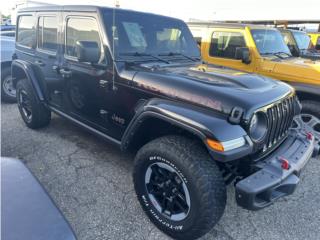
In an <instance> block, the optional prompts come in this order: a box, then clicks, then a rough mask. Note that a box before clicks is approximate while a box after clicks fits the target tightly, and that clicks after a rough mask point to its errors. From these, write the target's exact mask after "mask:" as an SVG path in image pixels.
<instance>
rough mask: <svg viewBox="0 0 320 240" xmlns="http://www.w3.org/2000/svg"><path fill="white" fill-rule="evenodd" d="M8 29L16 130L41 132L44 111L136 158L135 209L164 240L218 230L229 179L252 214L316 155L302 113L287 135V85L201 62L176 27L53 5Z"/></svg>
mask: <svg viewBox="0 0 320 240" xmlns="http://www.w3.org/2000/svg"><path fill="white" fill-rule="evenodd" d="M17 22H18V30H17V44H16V59H15V60H14V61H13V63H12V72H13V77H14V78H13V79H14V85H15V86H17V99H18V108H19V111H20V114H21V117H22V119H23V121H24V122H25V124H26V126H27V127H29V128H32V129H36V128H41V127H44V126H47V125H48V124H49V123H50V119H51V112H54V113H56V114H58V115H61V116H63V117H65V118H67V119H69V120H70V121H72V122H73V123H75V124H77V125H79V126H81V127H82V128H84V129H87V130H88V131H90V132H92V133H94V134H96V135H98V136H100V137H102V138H104V139H106V140H109V141H111V142H113V143H114V144H115V145H117V146H119V147H120V148H121V149H122V150H123V151H130V150H131V151H134V152H137V153H136V157H135V161H134V170H133V182H134V188H135V191H136V193H137V197H138V200H139V201H140V204H141V206H142V208H143V209H144V211H145V212H146V214H147V215H148V216H149V218H150V219H151V221H152V222H153V223H154V224H155V225H156V226H157V227H158V228H159V229H161V230H162V231H164V232H165V233H166V234H168V235H170V236H172V237H174V238H176V239H195V238H197V237H200V236H202V235H204V234H205V233H207V232H208V231H209V230H210V229H211V228H212V227H213V226H214V225H215V224H216V223H217V222H218V221H219V219H220V218H221V216H222V215H223V212H224V209H225V206H226V183H228V182H232V181H235V182H234V184H235V189H236V200H237V203H238V204H239V205H240V206H242V207H244V208H246V209H250V210H258V209H262V208H264V207H266V206H269V205H270V204H272V203H273V202H274V201H275V200H276V199H278V198H280V197H284V196H287V195H289V194H291V193H293V192H294V190H295V188H296V186H297V184H298V182H299V174H298V173H300V172H301V170H302V169H303V166H304V165H305V164H306V163H307V162H308V161H309V159H310V158H311V156H315V155H317V154H319V144H318V142H319V137H320V136H319V132H316V131H315V130H316V129H318V127H317V128H314V129H313V128H312V127H314V124H315V123H316V124H318V125H317V126H320V123H319V121H318V120H316V119H315V118H313V117H312V116H310V115H307V116H305V117H304V118H303V119H302V120H305V122H308V123H311V125H308V124H307V123H305V122H304V121H302V120H301V119H300V121H298V120H296V124H295V125H294V128H291V127H290V126H291V124H292V123H293V118H294V116H297V115H298V114H299V112H300V104H299V101H298V99H297V97H296V95H295V91H294V89H293V88H292V87H290V86H289V85H287V84H285V83H282V82H279V81H274V80H272V79H269V78H267V77H262V76H258V75H252V74H247V73H244V72H239V71H236V70H231V69H225V68H221V67H216V66H213V65H211V66H207V65H202V64H201V61H200V52H199V49H198V47H197V45H196V42H195V41H194V40H193V37H192V34H191V32H190V30H189V29H188V27H187V25H186V24H185V23H184V22H183V21H181V20H178V19H175V18H169V17H164V16H158V15H154V14H148V13H142V12H135V11H129V10H123V9H111V8H105V7H93V6H92V7H91V6H60V7H58V6H54V7H42V8H40V7H39V8H28V9H24V10H20V11H19V13H18V19H17ZM22 26H23V27H22ZM59 26H64V27H63V28H61V29H60V27H59ZM37 32H38V34H36V33H37ZM21 33H23V36H24V38H23V39H22V38H21V37H20V34H21ZM53 36H54V37H53ZM26 37H27V39H28V41H26ZM30 46H32V47H30ZM204 68H205V69H206V72H204V71H203V69H204ZM224 177H225V178H224Z"/></svg>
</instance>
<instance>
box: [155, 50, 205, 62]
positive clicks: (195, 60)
mask: <svg viewBox="0 0 320 240" xmlns="http://www.w3.org/2000/svg"><path fill="white" fill-rule="evenodd" d="M159 56H183V57H185V58H187V59H189V60H191V61H193V62H197V61H199V60H200V59H198V58H193V57H189V56H188V55H185V54H183V53H179V52H169V53H163V54H159Z"/></svg>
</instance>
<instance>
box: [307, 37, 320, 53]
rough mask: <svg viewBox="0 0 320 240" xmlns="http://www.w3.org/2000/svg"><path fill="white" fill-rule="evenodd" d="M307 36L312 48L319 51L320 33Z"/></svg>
mask: <svg viewBox="0 0 320 240" xmlns="http://www.w3.org/2000/svg"><path fill="white" fill-rule="evenodd" d="M308 35H309V36H310V38H311V42H312V44H313V45H314V47H315V48H316V49H317V50H319V51H320V33H309V34H308Z"/></svg>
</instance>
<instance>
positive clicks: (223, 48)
mask: <svg viewBox="0 0 320 240" xmlns="http://www.w3.org/2000/svg"><path fill="white" fill-rule="evenodd" d="M238 47H246V42H245V40H244V37H243V35H242V34H241V33H236V32H214V33H213V34H212V37H211V43H210V49H209V55H210V56H212V57H221V58H231V59H236V57H235V56H236V49H237V48H238Z"/></svg>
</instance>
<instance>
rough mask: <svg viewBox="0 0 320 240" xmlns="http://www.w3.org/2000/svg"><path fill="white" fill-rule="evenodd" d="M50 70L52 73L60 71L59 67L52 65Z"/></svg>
mask: <svg viewBox="0 0 320 240" xmlns="http://www.w3.org/2000/svg"><path fill="white" fill-rule="evenodd" d="M52 70H53V71H54V72H59V71H60V68H59V66H57V65H53V66H52Z"/></svg>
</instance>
